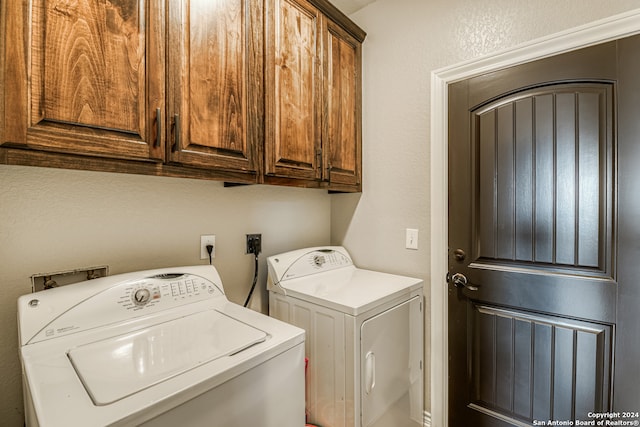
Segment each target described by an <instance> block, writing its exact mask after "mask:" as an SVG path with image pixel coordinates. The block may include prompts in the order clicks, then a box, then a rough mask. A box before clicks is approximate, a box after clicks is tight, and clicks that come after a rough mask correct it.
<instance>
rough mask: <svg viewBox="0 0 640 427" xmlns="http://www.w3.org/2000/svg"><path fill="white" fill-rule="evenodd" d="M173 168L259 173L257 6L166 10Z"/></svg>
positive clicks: (226, 3)
mask: <svg viewBox="0 0 640 427" xmlns="http://www.w3.org/2000/svg"><path fill="white" fill-rule="evenodd" d="M169 8H170V9H169V17H170V21H169V22H170V24H169V44H170V49H169V56H168V64H169V68H168V70H169V71H168V73H169V76H170V83H169V88H170V90H169V98H170V102H169V118H170V121H171V129H170V142H169V144H170V147H169V160H170V161H171V162H177V163H180V164H187V165H192V166H205V167H214V168H223V169H224V168H230V169H233V170H239V171H245V172H257V171H258V164H259V161H258V160H259V156H260V155H261V153H262V151H261V150H260V148H261V144H262V127H263V124H262V117H263V106H262V105H263V102H264V101H263V87H262V81H263V79H262V67H263V62H262V61H263V60H262V46H261V43H262V39H263V35H262V24H261V23H262V14H263V9H262V6H261V4H260V2H258V1H254V0H220V1H202V0H201V1H197V0H182V1H171V2H169Z"/></svg>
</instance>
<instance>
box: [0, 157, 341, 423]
mask: <svg viewBox="0 0 640 427" xmlns="http://www.w3.org/2000/svg"><path fill="white" fill-rule="evenodd" d="M329 215H330V198H329V196H328V195H327V192H326V191H321V190H305V189H295V188H281V187H267V186H246V187H234V188H224V187H223V186H222V183H219V182H211V181H197V180H189V179H178V178H160V177H145V176H136V175H120V174H107V173H97V172H83V171H65V170H56V169H44V168H28V167H19V166H2V165H0V325H2V326H1V327H0V380H1V381H2V392H1V393H0V395H1V396H2V399H0V425H2V426H16V427H18V426H22V425H23V416H22V392H21V377H20V362H19V359H18V350H17V341H18V339H17V337H18V332H17V325H16V300H17V298H18V297H19V296H20V295H23V294H26V293H29V292H30V290H31V281H30V276H31V275H32V274H35V273H44V272H55V271H61V270H69V269H75V268H79V267H87V266H95V265H103V264H107V265H109V269H110V273H112V274H117V273H122V272H127V271H135V270H142V269H148V268H156V267H170V266H180V265H193V264H203V263H208V260H207V261H201V260H200V250H199V245H200V235H201V234H215V235H216V258H215V259H214V265H215V266H216V267H217V269H218V271H219V273H220V275H221V277H222V280H223V284H224V286H225V289H226V291H227V295H228V296H229V298H230V299H231V300H233V301H235V302H238V303H240V304H242V303H244V300H245V298H246V295H247V292H248V290H249V287H250V285H251V281H252V278H253V258H252V256H251V255H245V253H244V251H245V234H247V233H262V237H263V245H262V249H263V254H262V255H261V256H260V261H261V262H260V276H259V282H258V283H259V284H260V288H261V289H262V292H258V291H257V292H256V293H255V294H254V298H253V300H252V305H251V306H252V307H254V308H255V309H258V310H260V309H262V310H263V311H265V309H266V303H267V300H268V298H266V291H265V281H266V262H265V257H266V256H269V255H273V254H276V253H280V252H283V251H288V250H292V249H297V248H299V247H305V246H315V245H325V244H328V243H329V234H330V232H329V227H330V224H329V221H330V219H329ZM261 294H262V295H261Z"/></svg>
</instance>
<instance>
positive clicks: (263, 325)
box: [18, 266, 305, 427]
mask: <svg viewBox="0 0 640 427" xmlns="http://www.w3.org/2000/svg"><path fill="white" fill-rule="evenodd" d="M18 325H19V340H20V359H21V362H22V371H23V389H24V395H25V399H24V400H25V413H26V423H27V426H64V427H71V426H82V427H85V426H107V425H109V426H111V425H114V426H134V425H135V426H138V425H143V426H171V427H175V426H181V427H186V426H207V427H212V426H218V427H230V426H233V427H247V426H253V425H255V426H258V425H259V426H270V427H282V426H289V427H300V426H302V425H304V417H305V409H304V331H303V330H301V329H299V328H296V327H294V326H291V325H288V324H286V323H284V322H280V321H278V320H276V319H272V318H270V317H268V316H264V315H262V314H260V313H256V312H254V311H251V310H249V309H246V308H243V307H241V306H239V305H236V304H233V303H231V302H229V301H228V300H227V298H226V297H225V294H224V289H223V287H222V283H221V280H220V276H219V275H218V273H217V271H216V270H215V268H214V267H212V266H195V267H181V268H171V269H160V270H150V271H143V272H136V273H129V274H122V275H117V276H109V277H104V278H101V279H95V280H91V281H88V282H82V283H78V284H74V285H68V286H64V287H60V288H55V289H50V290H46V291H42V292H37V293H33V294H29V295H24V296H22V297H20V298H19V300H18Z"/></svg>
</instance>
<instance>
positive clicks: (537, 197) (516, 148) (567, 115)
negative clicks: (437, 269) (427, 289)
mask: <svg viewBox="0 0 640 427" xmlns="http://www.w3.org/2000/svg"><path fill="white" fill-rule="evenodd" d="M638 51H640V38H638V37H633V38H629V39H624V40H621V41H616V42H610V43H606V44H602V45H598V46H594V47H590V48H586V49H582V50H578V51H575V52H571V53H568V54H564V55H559V56H556V57H551V58H547V59H543V60H539V61H536V62H533V63H529V64H524V65H520V66H516V67H512V68H509V69H505V70H502V71H497V72H494V73H490V74H487V75H483V76H479V77H476V78H472V79H469V80H466V81H462V82H458V83H455V84H452V85H451V86H450V88H449V118H450V124H449V247H450V257H449V272H450V275H451V276H450V277H452V278H455V279H456V283H457V284H454V283H453V280H452V283H450V284H449V355H450V363H449V368H450V372H449V373H450V383H449V396H450V402H449V414H450V425H451V426H452V427H457V426H468V425H482V426H506V425H531V424H532V423H533V421H534V420H544V421H548V420H555V421H570V420H576V419H579V420H589V418H588V415H587V414H588V412H590V411H592V412H603V411H625V410H631V411H637V410H638V409H639V408H638V407H637V405H638V402H640V387H638V385H637V384H635V382H633V381H630V379H629V374H628V373H629V372H635V371H637V370H638V369H640V362H639V361H638V360H639V359H640V333H639V332H638V328H637V322H638V320H637V316H636V314H635V309H634V308H632V307H631V305H632V304H636V305H637V304H639V303H640V289H639V288H640V287H639V286H638V284H637V283H636V280H635V279H634V277H635V276H636V273H637V268H635V267H634V263H637V257H638V256H640V253H638V252H639V250H638V249H636V246H637V244H636V243H632V242H637V241H638V239H640V230H638V226H637V225H636V223H637V220H636V221H635V222H633V223H632V222H631V221H630V222H629V223H622V222H618V221H619V220H620V219H621V218H628V219H629V220H630V218H636V219H637V216H638V212H640V203H637V202H635V200H636V199H637V192H636V194H632V191H630V188H629V191H626V192H623V191H620V189H624V188H627V185H628V184H626V182H627V180H629V179H632V180H635V182H637V179H640V176H638V175H640V173H638V172H635V169H636V168H634V167H633V166H632V164H638V162H640V150H638V149H637V148H636V147H637V146H638V144H637V136H636V135H637V134H638V133H640V130H639V129H636V128H637V127H638V125H637V124H636V123H637V122H638V120H637V117H638V115H639V114H640V111H638V107H637V105H639V104H640V103H639V102H638V101H639V99H637V98H638V96H637V95H635V94H637V93H638V91H640V87H639V86H640V85H639V84H638V83H637V78H636V79H633V78H632V77H631V76H632V75H635V76H637V75H638V73H639V72H640V54H639V53H637V52H638ZM616 64H624V65H625V66H627V67H628V68H626V69H625V70H624V71H623V70H622V68H620V69H618V68H617V66H616ZM623 88H624V90H623ZM625 108H626V109H628V111H623V109H625ZM618 117H621V118H623V119H621V120H620V121H618V122H616V121H615V120H616V119H617V118H618ZM630 129H633V131H631V130H630ZM623 152H624V153H625V155H624V156H623V155H622V153H623ZM618 236H620V238H619V237H618ZM630 236H631V237H630ZM630 239H631V240H630ZM627 252H628V253H629V254H631V255H633V256H634V257H636V258H632V257H631V256H630V255H627V256H625V260H626V261H625V262H623V261H622V258H620V259H618V258H617V256H618V254H620V255H622V254H626V253H627ZM632 259H635V260H636V261H632ZM456 273H459V274H463V275H464V277H465V278H466V286H463V284H464V281H463V280H462V279H461V278H460V276H459V275H457V276H454V275H455V274H456ZM632 301H634V302H633V303H632ZM632 325H635V326H632ZM622 337H624V339H623V338H622ZM614 356H615V360H614ZM614 362H615V363H614ZM614 385H615V387H616V388H615V389H614ZM620 391H622V392H620Z"/></svg>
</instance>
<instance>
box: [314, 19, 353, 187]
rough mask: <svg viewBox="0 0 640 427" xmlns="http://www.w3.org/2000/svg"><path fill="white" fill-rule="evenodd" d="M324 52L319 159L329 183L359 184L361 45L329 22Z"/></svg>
mask: <svg viewBox="0 0 640 427" xmlns="http://www.w3.org/2000/svg"><path fill="white" fill-rule="evenodd" d="M326 34H327V43H326V46H327V48H326V49H325V52H326V58H325V62H324V64H325V93H326V100H325V109H326V111H327V115H326V122H325V124H324V127H323V130H324V135H323V137H322V140H323V143H324V149H323V155H324V156H323V159H324V167H325V170H326V175H325V176H328V180H329V182H330V183H333V184H347V185H359V184H360V176H361V175H360V168H361V162H362V155H361V149H362V138H361V89H360V88H361V81H360V79H361V77H360V70H361V61H362V59H361V58H362V53H361V44H360V43H359V42H358V41H357V40H356V39H354V38H353V37H352V36H350V35H349V34H348V33H346V32H345V31H344V30H342V29H341V28H340V27H338V26H337V25H336V24H334V23H332V22H331V21H328V22H327V32H326Z"/></svg>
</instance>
